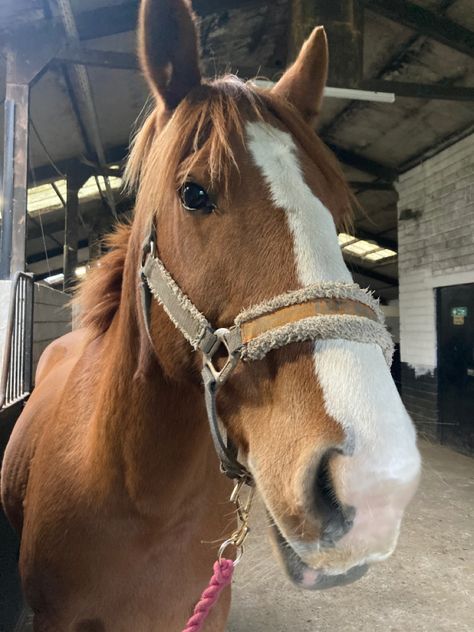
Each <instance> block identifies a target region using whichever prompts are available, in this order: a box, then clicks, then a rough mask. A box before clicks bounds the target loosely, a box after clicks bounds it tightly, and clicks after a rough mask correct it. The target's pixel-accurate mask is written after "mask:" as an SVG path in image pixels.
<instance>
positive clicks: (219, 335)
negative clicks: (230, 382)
mask: <svg viewBox="0 0 474 632" xmlns="http://www.w3.org/2000/svg"><path fill="white" fill-rule="evenodd" d="M213 333H214V335H215V336H216V344H215V345H214V346H213V348H212V349H211V350H210V351H209V352H208V353H204V354H203V356H204V364H205V365H206V366H207V367H208V368H209V370H210V372H211V373H212V376H213V377H214V379H215V381H216V382H217V384H223V383H224V382H225V381H226V379H227V378H228V377H229V375H230V374H231V373H232V371H233V370H234V369H235V367H236V365H237V363H238V362H239V359H240V355H239V354H238V353H236V352H233V353H232V352H231V350H230V347H229V343H228V341H227V336H228V335H229V334H230V330H229V329H227V328H226V327H221V328H220V329H216V330H215V331H214V332H213ZM221 347H224V348H225V350H226V351H227V358H226V361H225V364H224V366H223V367H222V369H220V370H219V369H218V368H217V367H216V366H215V365H214V363H213V358H214V355H215V354H216V352H217V351H218V350H219V349H220V348H221Z"/></svg>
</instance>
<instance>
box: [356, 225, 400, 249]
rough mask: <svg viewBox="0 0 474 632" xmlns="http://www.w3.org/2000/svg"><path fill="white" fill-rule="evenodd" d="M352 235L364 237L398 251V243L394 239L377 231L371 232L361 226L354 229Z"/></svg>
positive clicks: (359, 237) (382, 246) (358, 237)
mask: <svg viewBox="0 0 474 632" xmlns="http://www.w3.org/2000/svg"><path fill="white" fill-rule="evenodd" d="M354 237H357V239H364V240H365V241H373V242H375V243H376V244H377V246H380V247H381V248H388V249H389V250H394V251H395V252H397V251H398V244H397V242H396V241H395V240H394V239H389V238H388V237H383V236H382V235H377V233H371V232H369V231H367V230H363V229H362V228H356V229H355V231H354Z"/></svg>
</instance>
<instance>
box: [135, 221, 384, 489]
mask: <svg viewBox="0 0 474 632" xmlns="http://www.w3.org/2000/svg"><path fill="white" fill-rule="evenodd" d="M143 254H144V263H143V266H142V268H141V269H140V285H141V300H142V310H143V318H144V321H145V326H146V329H147V333H148V336H149V338H150V341H151V344H153V341H152V339H151V335H150V314H151V302H152V296H153V297H154V298H155V299H156V300H157V301H158V302H159V303H160V305H162V307H163V309H164V310H165V312H166V314H167V315H168V317H169V318H170V319H171V321H172V322H173V323H174V325H175V326H176V327H177V328H178V329H179V331H180V332H181V333H182V334H183V336H184V337H185V338H186V339H187V340H188V341H189V343H190V344H191V345H192V346H193V348H194V349H199V350H200V351H201V352H202V354H203V369H202V379H203V384H204V395H205V403H206V410H207V417H208V420H209V427H210V431H211V436H212V440H213V442H214V446H215V449H216V452H217V455H218V457H219V459H220V462H221V468H222V471H223V472H224V473H225V474H226V475H227V476H229V477H230V478H233V479H235V478H238V479H244V480H245V481H246V482H247V484H249V485H251V484H253V480H252V475H251V474H250V472H249V471H248V470H247V469H246V468H245V467H244V466H243V465H242V464H241V463H240V462H239V460H238V450H237V448H236V446H235V445H234V444H233V443H232V441H231V440H230V439H229V437H228V436H227V432H226V429H225V426H224V425H223V424H222V422H221V421H220V419H219V415H218V413H217V406H216V400H217V392H218V389H219V388H220V386H222V384H223V383H224V382H225V381H226V380H227V378H228V377H229V375H230V374H231V373H232V371H233V369H234V368H235V366H236V364H237V362H238V361H239V360H240V359H241V357H244V358H245V350H246V348H247V345H248V344H249V343H253V341H257V343H256V344H261V338H263V337H265V336H266V335H267V336H268V334H269V332H271V336H272V337H273V336H274V332H277V331H278V330H281V329H282V328H285V327H288V326H291V325H293V324H294V327H298V326H301V324H302V323H304V322H308V321H307V319H310V320H311V319H312V320H313V321H314V320H317V319H315V317H318V316H331V315H333V316H341V315H343V316H354V317H356V320H358V321H360V322H361V323H364V322H366V323H367V322H376V323H378V322H379V321H381V320H383V318H382V316H381V315H380V310H378V307H377V306H376V303H375V301H374V299H372V298H371V296H370V295H368V294H367V293H366V292H365V291H363V290H361V289H360V288H359V287H358V286H356V285H349V284H332V285H331V284H329V285H330V287H329V289H328V286H326V287H321V288H319V286H315V287H310V288H302V289H301V290H297V291H295V292H292V293H289V294H288V295H282V296H279V297H274V298H273V299H271V300H270V301H268V302H266V303H263V304H262V305H260V306H257V307H256V308H253V310H252V309H251V310H249V311H247V312H242V313H241V314H239V316H238V317H237V318H236V324H234V325H233V326H232V327H231V328H230V329H217V330H214V329H213V327H212V326H211V324H210V323H209V321H208V320H207V319H206V318H205V316H204V315H203V314H201V312H199V310H198V309H197V308H196V306H195V305H194V304H193V303H192V302H191V301H190V299H189V298H188V297H187V296H186V295H185V294H184V292H183V291H182V290H181V288H180V287H179V286H178V285H177V283H176V282H175V281H174V279H173V278H172V277H171V275H170V274H169V272H168V271H167V270H166V268H165V266H164V264H163V263H162V261H161V260H160V259H159V258H158V257H157V256H156V255H155V238H154V235H153V233H152V234H151V235H150V237H149V238H148V239H147V241H146V242H145V244H144V249H143ZM333 286H334V289H332V288H333ZM321 292H325V293H326V294H327V293H328V292H329V294H330V293H331V292H332V293H335V294H336V296H331V295H329V296H327V295H322V296H318V294H319V293H321ZM341 293H342V296H341ZM347 294H348V295H349V296H348V295H347ZM315 295H316V296H315ZM350 296H352V297H353V298H350ZM354 297H355V298H354ZM359 299H360V300H359ZM377 326H379V327H381V325H377ZM318 327H319V325H318V326H317V327H315V328H314V329H313V330H312V331H311V332H309V333H308V332H307V336H308V339H316V338H317V337H321V334H322V330H321V329H318ZM362 327H363V325H362ZM367 327H368V325H367V326H366V328H367ZM372 327H373V325H372ZM367 338H368V334H367V333H365V341H367ZM377 341H378V342H379V344H380V345H381V346H382V343H381V341H380V338H378V339H377ZM282 344H288V341H286V342H285V341H284V342H282ZM277 345H278V342H277V341H276V339H275V340H273V338H272V341H271V344H270V345H269V347H268V349H265V351H264V353H263V354H262V357H263V355H264V354H265V353H267V352H268V350H270V349H272V348H277ZM223 346H224V347H225V348H226V350H227V354H228V358H227V362H226V363H225V365H224V367H223V368H222V369H218V368H217V367H216V366H215V365H214V363H213V358H214V355H215V354H216V352H217V351H218V350H219V349H221V347H223ZM382 348H383V347H382Z"/></svg>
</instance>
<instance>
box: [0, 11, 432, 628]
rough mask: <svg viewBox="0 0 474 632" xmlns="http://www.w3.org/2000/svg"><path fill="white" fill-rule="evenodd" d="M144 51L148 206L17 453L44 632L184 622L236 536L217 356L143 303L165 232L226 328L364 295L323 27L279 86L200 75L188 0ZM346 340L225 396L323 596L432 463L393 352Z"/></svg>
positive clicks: (235, 378)
mask: <svg viewBox="0 0 474 632" xmlns="http://www.w3.org/2000/svg"><path fill="white" fill-rule="evenodd" d="M139 52H140V59H141V63H142V67H143V70H144V73H145V76H146V78H147V80H148V83H149V85H150V87H151V90H152V92H153V94H154V97H155V101H156V107H155V109H154V111H153V112H152V114H151V115H150V116H149V118H148V120H147V121H146V123H145V125H144V127H143V128H142V130H141V131H140V132H139V134H138V135H137V138H136V140H135V143H134V148H133V151H132V155H131V158H130V163H129V168H128V178H129V181H130V182H131V183H132V184H136V185H137V187H138V192H137V203H136V209H135V212H134V218H133V221H132V222H131V224H130V225H126V226H121V227H120V228H118V229H117V232H116V233H115V235H114V236H113V237H112V238H111V239H110V251H109V252H108V254H106V255H105V256H104V258H103V259H102V260H101V261H100V262H99V264H98V266H96V268H95V269H94V270H93V271H91V273H90V275H89V277H88V278H87V280H86V281H85V282H84V283H83V286H82V288H81V290H80V293H79V302H80V305H81V309H82V314H83V327H82V328H81V329H79V330H76V331H74V332H73V333H71V334H69V335H67V336H64V337H63V338H61V339H59V340H57V341H56V342H54V343H53V344H52V345H50V347H49V348H48V349H47V350H46V351H45V353H44V355H43V357H42V359H41V362H40V365H39V367H38V371H37V379H36V388H35V390H34V392H33V394H32V396H31V398H30V400H29V402H28V404H27V406H26V407H25V410H24V412H23V413H22V415H21V417H20V419H19V420H18V423H17V425H16V427H15V429H14V432H13V435H12V437H11V440H10V443H9V445H8V448H7V451H6V454H5V459H4V465H3V471H2V497H3V504H4V508H5V511H6V513H7V516H8V518H9V520H10V521H11V523H12V525H13V526H14V527H15V528H16V529H17V530H18V531H19V532H20V533H21V552H20V572H21V578H22V583H23V588H24V593H25V596H26V599H27V601H28V603H29V605H30V606H31V608H32V610H33V612H34V629H35V631H37V632H38V631H41V632H53V631H54V632H65V631H82V632H86V631H90V632H92V631H95V632H99V631H107V632H122V631H123V632H131V631H137V632H148V631H156V632H178V631H179V630H180V629H181V628H182V627H183V625H184V623H185V621H186V619H187V617H188V616H189V614H190V612H191V611H192V607H193V604H194V603H195V601H196V599H197V598H198V597H199V595H200V593H201V591H202V589H203V587H204V586H205V585H206V583H207V581H208V578H209V574H210V571H211V568H212V563H213V561H214V559H215V556H216V550H217V548H218V544H216V542H218V541H219V539H221V540H223V539H225V538H226V537H227V536H228V535H229V533H230V531H232V528H233V522H234V519H233V514H232V505H230V504H229V503H228V498H229V493H230V491H231V490H230V488H231V483H230V480H228V479H227V478H226V477H225V476H223V475H222V473H221V472H220V470H219V460H218V458H217V457H216V454H215V451H214V446H213V442H212V439H211V434H210V432H209V426H208V421H207V414H206V407H205V403H204V398H203V393H202V389H203V386H202V381H201V377H200V368H201V364H202V353H201V351H199V350H198V351H197V352H193V350H192V348H191V346H190V345H189V342H188V340H186V337H185V335H183V327H181V326H176V327H175V325H179V323H178V322H173V321H177V318H174V319H173V314H171V313H170V312H171V311H172V310H171V309H168V310H167V309H166V306H165V305H162V304H161V303H164V301H156V300H151V301H149V304H148V307H146V306H145V307H144V306H143V304H142V297H141V288H142V287H143V283H142V281H141V280H140V277H139V273H138V272H139V270H141V266H142V264H143V243H145V244H148V245H149V244H150V243H151V240H150V237H149V236H150V227H153V231H154V233H155V234H156V243H155V244H154V248H155V252H157V253H159V257H160V260H161V261H162V262H163V266H165V267H166V271H167V273H166V275H165V278H166V279H167V281H166V283H168V290H169V288H170V287H171V288H174V289H173V291H175V294H176V295H178V294H179V291H182V294H179V301H178V303H179V304H180V305H181V306H183V305H184V303H186V301H187V302H188V303H189V302H190V301H192V306H193V309H194V308H195V312H193V313H198V314H199V313H200V314H201V315H205V317H206V319H207V320H208V321H209V322H210V323H212V324H213V326H215V327H220V328H223V327H229V326H231V325H232V323H233V322H234V321H235V318H236V315H237V314H239V312H241V311H242V310H243V309H245V308H249V307H251V306H253V305H255V304H256V303H259V302H260V303H262V302H265V301H267V304H268V301H269V300H270V299H272V298H273V297H275V296H286V297H288V296H290V299H291V296H292V295H291V292H295V291H296V292H297V293H298V292H300V291H303V292H306V291H307V289H308V288H313V289H314V288H330V287H333V288H339V290H338V291H341V290H340V288H354V287H355V286H353V285H351V277H350V274H349V272H348V270H347V268H346V266H345V264H344V261H343V258H342V254H341V250H340V247H339V245H338V240H337V232H336V225H337V224H340V223H341V222H343V221H344V218H345V217H347V214H348V212H349V211H350V207H351V195H350V193H349V190H348V187H347V185H346V184H345V182H344V179H343V176H342V175H341V171H340V169H339V167H338V166H337V164H336V161H335V160H334V158H333V157H332V155H330V154H329V153H328V151H327V150H326V149H325V147H324V146H323V144H322V142H321V141H320V140H319V139H318V137H317V135H316V133H315V132H314V122H315V119H316V117H317V115H318V110H319V108H320V104H321V100H322V95H323V89H324V86H325V81H326V74H327V63H328V62H327V43H326V37H325V33H324V30H323V29H322V28H316V29H315V30H314V32H313V33H312V35H311V36H310V37H309V39H308V40H307V41H306V43H305V44H304V46H303V47H302V50H301V52H300V54H299V56H298V58H297V60H296V62H295V63H294V64H293V66H291V67H290V68H289V70H287V71H286V73H285V74H284V75H283V77H282V78H281V79H280V81H279V82H278V83H277V84H276V85H275V86H274V88H273V89H271V90H267V91H265V90H259V89H257V88H256V87H254V86H253V85H252V84H246V83H243V82H241V81H240V80H238V79H237V78H233V77H227V78H222V79H218V80H215V81H210V82H206V81H204V80H203V78H202V76H201V73H200V70H199V56H198V44H197V35H196V28H195V24H194V20H193V16H192V13H191V9H190V6H189V2H188V0H144V1H143V2H142V6H141V13H140V23H139ZM168 272H169V274H168ZM325 284H326V285H325ZM152 285H153V284H152V283H151V281H150V287H151V289H152V290H153V287H152ZM176 288H179V291H178V289H176ZM308 291H309V290H308ZM348 291H349V290H348ZM354 291H355V290H354ZM358 291H359V292H362V290H358ZM289 292H290V294H288V293H289ZM351 292H352V290H351ZM184 295H186V296H187V297H188V298H189V301H188V299H186V298H184ZM298 296H299V294H298ZM290 299H288V300H287V303H291V300H292V299H291V300H290ZM285 300H286V299H285ZM369 302H370V301H369ZM297 303H298V305H300V304H301V301H300V300H298V301H297ZM343 303H344V302H343ZM346 304H347V303H344V305H346ZM293 307H294V306H293ZM178 309H179V308H178ZM370 310H372V313H375V311H377V309H376V307H374V306H372V307H371V308H370ZM374 310H375V311H374ZM191 311H192V310H190V313H191ZM260 311H262V312H263V311H265V310H264V309H263V310H260ZM267 311H268V310H267ZM290 311H291V310H290ZM145 312H147V313H145ZM170 316H171V318H170ZM327 318H329V319H331V318H333V317H332V316H328V317H327ZM345 318H346V319H351V318H353V319H355V318H358V316H355V315H354V316H347V315H346V316H345ZM310 320H311V319H310ZM363 320H364V319H363ZM367 320H369V319H368V318H365V320H364V322H365V321H367ZM147 321H148V327H147ZM331 322H335V321H331ZM316 338H317V339H316ZM349 338H351V336H348V337H346V336H344V335H343V334H340V337H339V334H338V335H329V334H328V336H327V337H324V336H319V337H318V336H315V337H313V338H311V339H298V340H296V339H293V338H292V339H291V341H290V343H289V344H286V343H285V344H284V345H282V346H280V347H279V348H276V347H275V346H274V345H273V347H272V348H270V349H268V350H267V351H268V352H266V353H264V354H262V356H261V358H260V359H257V360H255V361H249V362H239V363H238V366H236V367H235V369H234V371H233V373H232V374H231V375H230V376H229V378H228V381H227V383H226V384H225V385H224V386H223V387H222V388H221V389H220V390H219V393H218V399H217V405H218V409H219V414H220V417H221V420H222V423H223V424H224V425H225V427H226V430H227V433H228V436H229V438H230V439H231V441H232V443H233V445H235V446H236V447H237V448H238V462H239V463H240V464H243V467H245V471H247V472H249V473H250V474H251V476H252V477H253V479H254V481H255V483H256V486H257V489H258V491H259V492H260V494H261V496H262V498H263V501H264V503H265V505H266V508H267V510H268V513H269V515H270V516H271V519H272V523H273V527H272V529H271V532H272V534H273V538H274V541H275V550H276V551H277V553H278V556H279V557H280V559H281V561H282V564H283V566H284V567H285V569H286V571H287V573H288V574H289V576H290V577H291V578H292V579H293V581H295V582H296V583H297V584H298V585H300V586H301V587H304V588H319V587H325V586H329V585H336V584H338V583H344V582H348V581H351V580H353V579H355V578H357V577H358V576H360V575H361V574H362V572H363V571H364V569H365V567H366V565H368V564H370V563H371V562H375V561H378V560H383V559H385V558H387V557H388V556H389V555H390V554H391V553H392V551H393V550H394V548H395V545H396V542H397V538H398V533H399V528H400V522H401V518H402V515H403V512H404V509H405V507H406V505H407V503H408V502H409V500H410V499H411V497H412V495H413V493H414V490H415V488H416V485H417V480H418V475H419V469H420V460H419V454H418V451H417V448H416V439H415V433H414V429H413V426H412V423H411V421H410V419H409V417H408V415H407V413H406V411H405V409H404V407H403V405H402V403H401V401H400V398H399V395H398V393H397V390H396V388H395V386H394V384H393V381H392V379H391V376H390V371H389V368H388V366H387V362H386V360H385V358H384V354H383V353H382V350H381V348H380V344H378V342H377V341H374V342H370V341H367V340H362V341H361V340H358V339H357V338H354V339H349ZM272 344H273V343H272ZM229 602H230V591H227V592H226V593H225V594H224V595H223V598H222V599H221V601H220V603H219V605H218V607H217V608H216V609H215V611H214V612H213V613H212V615H211V617H210V618H209V620H208V622H207V623H206V626H207V627H206V630H208V631H209V632H211V631H213V632H222V631H223V630H224V628H225V624H226V620H227V616H228V610H229Z"/></svg>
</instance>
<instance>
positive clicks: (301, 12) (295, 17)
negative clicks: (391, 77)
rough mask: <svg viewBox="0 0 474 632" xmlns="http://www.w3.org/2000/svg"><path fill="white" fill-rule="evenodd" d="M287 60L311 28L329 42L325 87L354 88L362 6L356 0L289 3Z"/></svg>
mask: <svg viewBox="0 0 474 632" xmlns="http://www.w3.org/2000/svg"><path fill="white" fill-rule="evenodd" d="M291 10H292V19H291V27H290V41H289V47H288V48H289V59H290V60H291V61H293V60H294V59H295V57H296V55H297V54H298V51H299V49H300V47H301V45H302V43H303V42H304V40H305V39H306V38H307V37H308V36H309V34H310V33H311V31H312V30H313V28H314V27H315V26H318V25H322V26H324V27H325V29H326V32H327V36H328V41H329V78H328V85H330V86H333V87H343V88H356V87H358V86H359V85H360V82H361V80H362V74H363V15H364V11H363V6H362V4H361V3H360V0H337V2H336V1H335V0H317V2H315V1H314V0H292V3H291Z"/></svg>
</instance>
